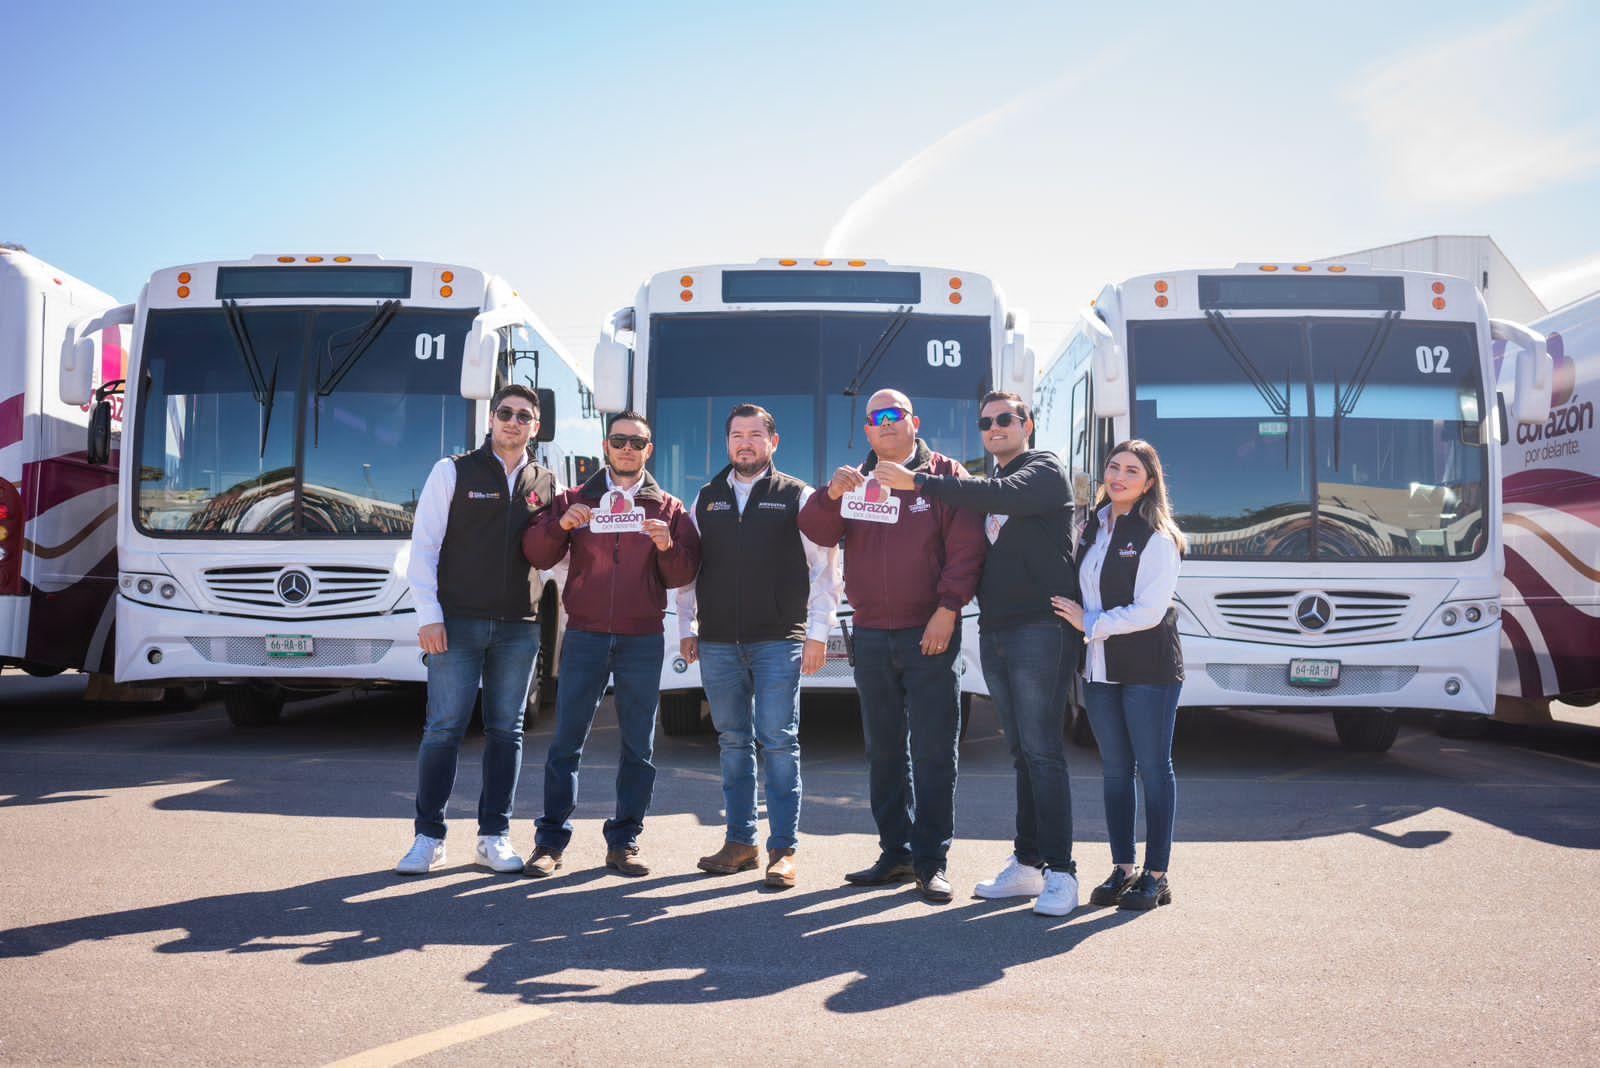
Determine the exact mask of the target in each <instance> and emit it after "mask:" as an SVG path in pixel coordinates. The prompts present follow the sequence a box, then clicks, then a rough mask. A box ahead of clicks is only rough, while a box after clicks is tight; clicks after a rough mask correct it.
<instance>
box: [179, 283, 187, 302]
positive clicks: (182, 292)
mask: <svg viewBox="0 0 1600 1068" xmlns="http://www.w3.org/2000/svg"><path fill="white" fill-rule="evenodd" d="M188 295H189V287H188V286H179V287H178V298H179V299H180V300H181V299H182V298H184V297H187V296H188Z"/></svg>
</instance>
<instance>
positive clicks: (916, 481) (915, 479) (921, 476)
mask: <svg viewBox="0 0 1600 1068" xmlns="http://www.w3.org/2000/svg"><path fill="white" fill-rule="evenodd" d="M927 481H928V475H927V473H926V472H924V471H918V472H917V473H916V474H914V475H912V476H911V484H912V485H913V486H916V487H917V489H919V490H920V489H921V488H922V487H923V485H925V484H926V483H927Z"/></svg>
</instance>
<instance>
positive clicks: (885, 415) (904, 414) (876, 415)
mask: <svg viewBox="0 0 1600 1068" xmlns="http://www.w3.org/2000/svg"><path fill="white" fill-rule="evenodd" d="M910 418H911V413H910V412H908V411H906V410H905V409H904V408H879V409H878V410H877V411H875V412H868V413H867V425H869V426H883V425H884V424H885V423H898V422H901V421H903V420H906V419H910Z"/></svg>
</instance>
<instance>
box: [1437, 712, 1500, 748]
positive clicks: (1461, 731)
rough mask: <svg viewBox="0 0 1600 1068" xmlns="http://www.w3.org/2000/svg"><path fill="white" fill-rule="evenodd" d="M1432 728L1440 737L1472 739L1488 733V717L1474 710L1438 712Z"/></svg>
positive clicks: (1457, 739) (1460, 739)
mask: <svg viewBox="0 0 1600 1068" xmlns="http://www.w3.org/2000/svg"><path fill="white" fill-rule="evenodd" d="M1433 729H1434V733H1436V734H1438V736H1439V737H1441V738H1451V739H1454V740H1456V741H1473V740H1475V739H1478V738H1483V737H1485V736H1486V735H1488V733H1489V717H1488V716H1481V715H1478V714H1477V713H1476V712H1440V713H1439V714H1438V718H1436V719H1435V720H1434V724H1433Z"/></svg>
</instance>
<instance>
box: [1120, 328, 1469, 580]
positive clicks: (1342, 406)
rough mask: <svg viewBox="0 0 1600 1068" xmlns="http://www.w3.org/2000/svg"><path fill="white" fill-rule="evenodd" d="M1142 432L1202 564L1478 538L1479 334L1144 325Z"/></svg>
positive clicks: (1458, 555)
mask: <svg viewBox="0 0 1600 1068" xmlns="http://www.w3.org/2000/svg"><path fill="white" fill-rule="evenodd" d="M1128 351H1129V359H1130V362H1131V364H1132V372H1133V382H1134V390H1135V405H1134V413H1133V415H1134V421H1133V432H1134V434H1135V435H1137V436H1139V437H1143V438H1146V439H1148V440H1149V441H1150V442H1152V443H1153V444H1154V445H1155V446H1156V448H1157V449H1158V450H1159V451H1160V453H1161V456H1162V461H1163V464H1164V465H1165V468H1166V474H1167V481H1168V484H1169V488H1170V492H1171V494H1172V498H1173V508H1174V511H1175V513H1176V517H1177V520H1178V524H1179V526H1180V527H1181V528H1182V529H1183V530H1184V532H1185V533H1186V534H1188V535H1189V541H1190V555H1191V556H1192V557H1197V558H1202V559H1203V558H1230V559H1238V558H1246V559H1273V560H1321V561H1331V560H1358V559H1360V560H1366V559H1390V560H1417V559H1462V558H1467V557H1472V556H1476V555H1478V554H1479V553H1481V552H1482V551H1483V548H1484V544H1485V526H1484V522H1485V507H1486V500H1487V493H1488V484H1487V481H1486V476H1487V470H1488V464H1487V458H1486V453H1485V449H1486V440H1485V425H1486V424H1485V420H1484V416H1485V410H1484V405H1483V386H1482V375H1481V372H1480V368H1479V352H1478V346H1477V335H1476V329H1475V327H1474V326H1473V324H1471V323H1461V322H1454V323H1430V322H1419V321H1415V320H1406V319H1398V318H1393V317H1388V318H1383V319H1375V318H1362V319H1351V318H1323V317H1304V318H1301V317H1293V318H1271V319H1239V318H1233V317H1227V318H1225V319H1224V318H1223V317H1221V316H1214V317H1213V318H1212V319H1211V320H1209V321H1196V320H1185V321H1175V322H1135V323H1130V324H1129V326H1128Z"/></svg>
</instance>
